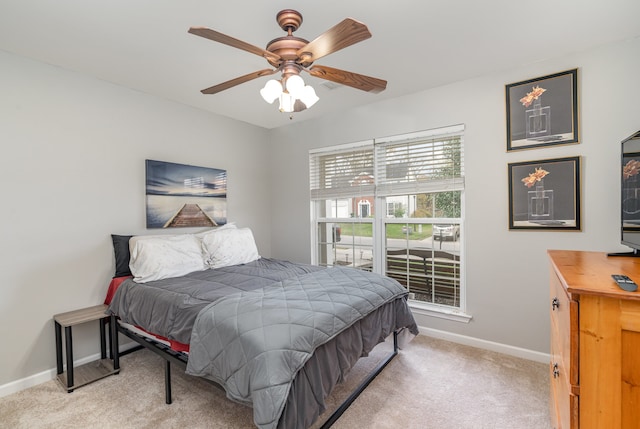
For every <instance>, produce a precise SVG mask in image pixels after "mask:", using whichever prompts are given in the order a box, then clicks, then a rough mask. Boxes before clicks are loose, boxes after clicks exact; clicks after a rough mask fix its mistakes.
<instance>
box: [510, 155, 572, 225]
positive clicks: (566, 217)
mask: <svg viewBox="0 0 640 429" xmlns="http://www.w3.org/2000/svg"><path fill="white" fill-rule="evenodd" d="M508 168H509V229H535V230H541V229H543V230H577V231H579V230H580V157H578V156H574V157H567V158H555V159H544V160H539V161H526V162H514V163H511V164H509V165H508Z"/></svg>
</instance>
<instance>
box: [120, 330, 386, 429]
mask: <svg viewBox="0 0 640 429" xmlns="http://www.w3.org/2000/svg"><path fill="white" fill-rule="evenodd" d="M113 325H115V326H117V328H116V329H117V331H118V332H120V333H122V334H123V335H126V336H127V337H129V338H131V339H132V340H134V341H135V342H137V343H138V344H139V346H137V347H134V348H131V349H129V350H127V351H125V352H119V348H118V336H117V335H113V341H114V347H113V348H112V350H116V351H118V353H116V355H115V356H114V361H115V362H118V361H119V356H123V355H125V354H128V353H131V352H134V351H136V350H140V349H141V348H142V347H144V348H147V349H149V350H151V351H152V352H154V353H156V354H157V355H158V356H160V357H162V358H163V359H164V360H165V367H164V368H165V370H164V386H165V402H166V403H167V404H171V402H172V399H171V364H172V363H174V364H176V365H179V366H181V367H183V368H185V369H186V365H187V360H188V356H187V355H186V354H185V353H181V352H177V351H175V350H173V349H171V347H169V346H167V345H166V344H164V343H160V342H157V341H154V340H153V339H151V338H148V337H143V336H142V335H138V334H136V333H135V332H132V331H130V330H129V329H127V328H125V327H124V326H122V325H121V324H120V323H114V324H113ZM112 329H113V327H112ZM397 354H398V331H394V332H393V351H392V352H391V353H390V354H389V355H387V356H386V357H385V358H384V359H383V360H382V361H381V362H380V363H379V364H378V365H377V366H376V367H375V368H374V369H373V370H372V371H371V372H370V373H369V374H368V375H367V376H366V377H365V379H364V380H362V382H361V383H360V384H359V385H358V386H357V387H356V389H355V390H354V391H353V392H352V393H351V394H350V395H349V397H347V399H345V400H344V402H343V403H342V404H340V406H339V407H338V408H337V409H336V410H335V411H334V412H333V414H331V415H330V416H329V418H328V419H327V420H326V421H325V422H324V424H323V425H322V426H321V429H328V428H330V427H331V426H332V425H333V424H334V423H335V422H336V421H337V420H338V419H339V418H340V416H342V414H343V413H344V412H345V411H346V410H347V409H348V408H349V406H350V405H351V404H352V403H353V402H354V401H355V400H356V399H357V398H358V396H360V394H361V393H362V392H363V391H364V390H365V389H366V388H367V386H369V384H370V383H371V382H372V381H373V380H374V379H375V378H376V377H377V376H378V374H380V373H381V372H382V370H383V369H384V368H385V367H386V366H387V365H388V364H389V362H391V360H392V359H393V358H394V357H396V355H397ZM204 380H207V379H206V378H204ZM207 381H209V382H210V383H211V384H212V385H214V386H216V387H217V388H219V389H221V390H223V391H224V388H223V387H222V386H220V385H219V384H218V383H215V382H213V381H210V380H207Z"/></svg>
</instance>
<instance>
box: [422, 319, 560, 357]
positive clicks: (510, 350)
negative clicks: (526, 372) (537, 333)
mask: <svg viewBox="0 0 640 429" xmlns="http://www.w3.org/2000/svg"><path fill="white" fill-rule="evenodd" d="M419 329H420V335H426V336H428V337H433V338H439V339H441V340H446V341H451V342H452V343H458V344H463V345H465V346H472V347H477V348H480V349H485V350H491V351H493V352H498V353H503V354H505V355H509V356H515V357H519V358H523V359H528V360H532V361H535V362H540V363H549V362H550V360H551V355H549V354H547V353H541V352H536V351H533V350H529V349H523V348H521V347H515V346H510V345H507V344H501V343H496V342H493V341H487V340H481V339H479V338H474V337H468V336H466V335H460V334H454V333H452V332H446V331H440V330H438V329H431V328H424V327H420V328H419Z"/></svg>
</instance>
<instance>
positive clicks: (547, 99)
mask: <svg viewBox="0 0 640 429" xmlns="http://www.w3.org/2000/svg"><path fill="white" fill-rule="evenodd" d="M506 102H507V151H513V150H520V149H531V148H536V147H541V146H552V145H563V144H571V143H578V69H573V70H568V71H564V72H560V73H555V74H551V75H548V76H542V77H538V78H535V79H529V80H525V81H522V82H516V83H512V84H509V85H506Z"/></svg>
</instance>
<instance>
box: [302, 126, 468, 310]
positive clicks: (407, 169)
mask: <svg viewBox="0 0 640 429" xmlns="http://www.w3.org/2000/svg"><path fill="white" fill-rule="evenodd" d="M463 132H464V126H462V125H458V126H452V127H446V128H440V129H435V130H428V131H423V132H417V133H411V134H406V135H400V136H393V137H388V138H381V139H375V140H371V141H366V142H359V143H355V144H349V145H341V146H334V147H330V148H323V149H318V150H313V151H311V152H310V158H309V159H310V183H311V214H312V216H311V217H312V219H311V220H312V245H313V249H312V262H313V263H315V264H319V265H347V266H351V267H354V268H358V269H363V270H369V271H374V272H377V273H380V274H384V275H387V276H389V277H392V278H394V279H396V280H398V281H399V282H400V283H401V284H403V285H404V286H406V287H407V288H408V290H409V294H410V295H409V297H410V302H411V304H412V306H414V307H419V308H420V307H422V308H427V309H430V310H433V309H435V311H440V310H442V311H444V312H447V311H452V310H453V311H462V312H464V306H465V293H464V269H463V268H464V257H463V256H464V255H463V252H462V243H463V242H464V227H463V213H464V163H463V144H462V142H463ZM345 207H349V208H350V209H351V211H350V213H347V211H348V210H345ZM376 207H381V208H382V209H380V210H376ZM336 230H337V231H339V233H340V234H339V241H338V240H337V239H336V234H335V231H336Z"/></svg>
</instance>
